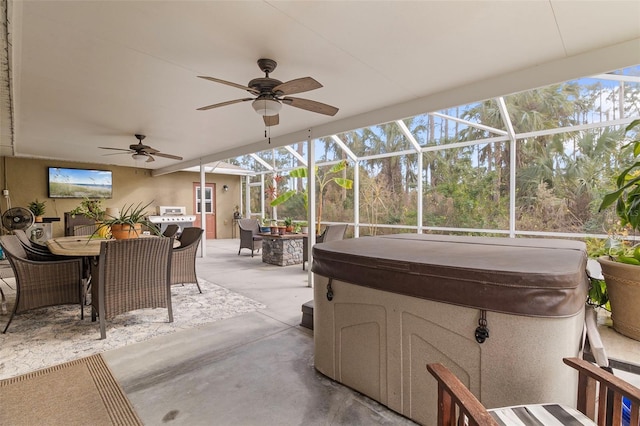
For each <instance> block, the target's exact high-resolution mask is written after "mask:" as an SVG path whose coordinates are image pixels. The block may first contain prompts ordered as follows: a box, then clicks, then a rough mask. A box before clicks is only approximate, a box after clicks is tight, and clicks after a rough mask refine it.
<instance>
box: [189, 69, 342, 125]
mask: <svg viewBox="0 0 640 426" xmlns="http://www.w3.org/2000/svg"><path fill="white" fill-rule="evenodd" d="M277 65H278V63H277V62H276V61H274V60H273V59H258V66H259V67H260V69H261V70H262V71H263V72H264V73H265V76H264V77H259V78H254V79H253V80H251V81H250V82H249V84H247V85H246V86H243V85H242V84H237V83H232V82H230V81H226V80H221V79H219V78H214V77H206V76H200V75H199V76H198V77H199V78H203V79H205V80H209V81H213V82H216V83H222V84H226V85H227V86H231V87H236V88H238V89H242V90H246V91H247V92H249V93H251V94H252V95H256V97H255V98H241V99H234V100H232V101H226V102H220V103H217V104H213V105H208V106H204V107H201V108H198V111H205V110H209V109H213V108H219V107H223V106H227V105H232V104H236V103H239V102H248V101H253V102H252V103H251V105H252V106H253V109H254V110H255V111H256V112H257V113H258V114H259V115H261V116H262V117H263V119H264V124H265V125H266V126H275V125H276V124H278V123H279V122H280V117H279V115H278V113H279V112H280V109H281V108H282V104H285V105H290V106H292V107H296V108H300V109H304V110H307V111H311V112H316V113H319V114H324V115H330V116H333V115H336V113H337V112H338V108H336V107H334V106H331V105H327V104H323V103H322V102H317V101H312V100H309V99H303V98H294V97H291V96H289V95H292V94H295V93H302V92H308V91H310V90H314V89H319V88H321V87H322V84H320V83H318V82H317V81H316V80H315V79H313V78H311V77H302V78H296V79H295V80H290V81H287V82H284V83H283V82H281V81H280V80H276V79H275V78H271V77H269V73H271V72H273V70H274V69H276V66H277Z"/></svg>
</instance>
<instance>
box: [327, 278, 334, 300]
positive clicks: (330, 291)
mask: <svg viewBox="0 0 640 426" xmlns="http://www.w3.org/2000/svg"><path fill="white" fill-rule="evenodd" d="M327 300H328V301H329V302H331V301H332V300H333V289H332V288H331V278H329V284H327Z"/></svg>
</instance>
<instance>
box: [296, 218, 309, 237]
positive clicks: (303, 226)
mask: <svg viewBox="0 0 640 426" xmlns="http://www.w3.org/2000/svg"><path fill="white" fill-rule="evenodd" d="M298 225H299V226H300V232H302V233H303V234H308V233H309V222H307V221H306V220H302V221H300V222H298Z"/></svg>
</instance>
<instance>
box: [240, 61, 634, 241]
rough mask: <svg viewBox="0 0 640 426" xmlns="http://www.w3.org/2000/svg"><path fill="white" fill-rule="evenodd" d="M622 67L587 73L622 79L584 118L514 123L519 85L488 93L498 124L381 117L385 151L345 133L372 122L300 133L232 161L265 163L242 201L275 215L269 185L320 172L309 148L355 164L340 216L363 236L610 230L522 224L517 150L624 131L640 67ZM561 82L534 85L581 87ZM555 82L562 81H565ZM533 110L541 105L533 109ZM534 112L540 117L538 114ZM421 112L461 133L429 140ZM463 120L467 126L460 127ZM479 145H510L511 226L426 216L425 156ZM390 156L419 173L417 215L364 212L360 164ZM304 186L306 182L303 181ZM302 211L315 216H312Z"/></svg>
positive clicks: (323, 163) (260, 213)
mask: <svg viewBox="0 0 640 426" xmlns="http://www.w3.org/2000/svg"><path fill="white" fill-rule="evenodd" d="M624 72H627V73H628V72H631V73H635V74H636V75H628V74H624V75H622V74H602V75H598V76H593V77H589V79H593V80H594V81H596V82H597V81H608V82H613V83H614V84H617V85H618V86H606V87H605V88H600V89H599V90H600V97H601V98H603V99H601V100H600V101H598V102H596V101H594V103H593V105H596V106H597V107H594V109H593V111H589V110H587V111H577V112H576V116H578V115H579V114H578V113H580V114H583V115H584V117H587V116H588V120H586V119H585V120H582V121H583V122H580V120H579V119H576V120H575V122H573V123H566V121H567V119H566V117H565V118H564V119H561V118H558V124H559V125H558V126H557V127H552V128H535V121H532V123H534V124H532V126H531V128H523V124H522V123H514V117H526V116H527V114H526V113H522V112H520V111H514V110H513V109H512V110H510V103H509V100H510V99H509V98H510V97H511V96H517V95H521V96H522V97H524V98H526V96H529V92H521V93H520V94H513V95H506V96H501V97H497V98H494V99H491V100H487V101H484V105H487V106H489V105H490V107H489V108H488V109H489V110H491V111H490V112H491V113H492V114H493V115H492V118H493V119H497V117H498V116H499V120H498V121H496V124H494V125H489V124H486V123H484V122H481V121H480V120H478V121H473V120H471V119H468V118H463V117H461V116H459V115H453V114H448V113H446V112H443V111H436V112H429V113H425V114H423V115H421V116H416V117H412V118H410V119H405V120H396V121H394V122H390V123H382V124H379V125H377V126H385V130H386V131H387V132H388V133H389V134H393V135H394V137H395V138H396V139H395V140H396V141H397V142H398V144H397V146H395V147H393V149H387V150H386V151H385V150H382V152H380V151H379V152H372V153H367V154H366V155H363V154H362V153H359V152H356V150H354V149H353V147H354V146H353V143H350V142H349V141H348V140H345V139H346V138H349V137H356V136H358V135H365V134H366V135H368V137H372V138H374V139H375V138H376V137H377V136H378V135H376V131H377V130H376V129H375V128H376V126H370V127H369V128H365V129H356V130H353V131H351V132H345V133H342V134H335V135H330V136H328V137H324V138H317V139H314V140H306V141H299V142H298V143H295V144H291V145H288V146H285V147H281V148H275V149H270V150H266V151H261V152H257V153H253V154H249V155H247V156H243V157H238V158H236V159H232V160H228V161H229V162H231V163H233V164H236V165H241V166H242V165H243V164H245V167H246V164H250V163H248V162H247V159H250V160H251V162H252V164H254V165H258V166H259V167H258V168H257V170H256V168H253V171H254V176H253V177H249V176H247V177H244V178H243V179H244V200H243V204H244V208H245V215H246V216H245V217H258V218H264V217H270V218H272V219H276V220H277V219H278V209H279V208H280V206H278V207H273V208H272V207H270V206H269V201H268V200H267V199H266V198H267V195H266V194H267V193H268V192H269V188H271V190H272V191H277V190H278V185H281V182H282V180H283V179H284V180H285V182H286V188H289V189H290V188H297V185H300V182H295V181H294V180H293V179H287V178H286V175H287V173H288V172H290V171H291V170H293V169H295V168H298V167H307V168H308V175H309V176H310V178H311V179H315V177H314V172H315V167H313V168H309V163H310V159H311V158H310V155H311V154H313V155H314V157H313V159H312V160H313V162H314V163H315V166H316V167H317V168H320V169H322V168H326V167H330V166H332V165H335V164H337V163H338V162H340V161H347V162H348V164H349V166H350V167H349V169H350V170H351V175H350V178H351V179H352V180H353V190H352V194H353V201H352V204H353V206H352V208H353V216H352V217H351V218H350V220H346V221H345V220H342V221H341V222H342V223H344V222H347V223H348V224H349V225H351V226H352V227H353V236H354V237H358V236H360V234H361V230H362V229H363V228H372V229H373V228H375V229H387V230H390V231H393V232H417V233H423V232H439V233H442V232H445V233H474V234H490V235H504V236H509V237H511V238H514V237H516V236H541V237H566V238H584V237H593V236H596V237H606V232H604V230H603V231H602V232H575V231H573V232H564V231H562V230H554V231H548V230H544V229H543V230H536V229H524V228H525V227H523V226H518V220H517V212H518V211H517V201H518V194H517V190H518V187H517V179H518V167H520V165H519V164H518V156H517V153H518V150H519V149H520V150H522V149H523V147H524V146H526V145H527V144H528V143H530V141H535V140H539V139H545V138H546V139H547V140H549V141H551V142H553V143H556V144H558V143H559V144H560V146H562V147H564V145H565V144H567V143H569V141H571V140H572V138H570V137H569V138H566V139H565V138H562V137H561V136H562V135H567V134H576V135H578V136H575V137H573V144H574V148H573V152H572V154H571V155H573V156H574V157H575V158H578V157H580V156H581V155H583V153H581V152H576V150H575V144H576V142H575V140H576V139H579V138H580V137H581V136H584V135H587V136H588V132H589V131H594V132H599V133H604V132H606V131H607V130H608V129H610V128H613V129H616V128H617V129H618V131H619V130H620V129H621V128H624V126H625V125H627V124H629V123H630V122H632V121H633V120H634V119H637V118H639V117H640V111H639V105H640V67H638V66H636V67H631V68H628V69H626V70H624ZM582 80H584V81H589V80H588V79H580V80H576V81H582ZM563 84H564V85H566V87H563V88H562V89H560V88H558V89H553V88H552V89H548V88H541V89H534V90H532V91H530V92H535V91H536V90H539V91H540V93H542V94H545V95H546V96H548V97H553V96H554V90H555V91H559V90H567V93H569V94H570V93H571V90H575V91H577V92H578V91H579V89H580V87H578V86H577V85H576V84H575V83H574V82H568V83H563ZM572 84H574V86H575V87H572V86H571V85H572ZM555 86H558V87H561V85H555ZM594 93H595V92H593V93H591V94H592V95H593V94H594ZM596 94H597V93H596ZM530 96H534V95H530ZM594 96H595V95H594ZM605 97H610V98H611V99H609V100H605V99H604V98H605ZM567 99H568V100H570V102H572V103H573V105H578V104H579V103H580V102H583V101H582V100H581V99H580V97H579V96H576V97H574V98H572V97H568V98H567ZM481 104H483V102H478V103H476V104H471V106H469V105H467V106H463V107H458V108H461V109H462V110H463V111H464V110H467V111H468V110H470V109H473V108H480V107H479V106H480V105H481ZM458 108H449V109H448V110H446V111H450V110H453V109H455V110H456V111H458ZM511 108H514V106H513V105H511ZM494 109H495V110H494ZM533 112H534V113H535V111H533ZM531 115H532V116H534V118H535V114H531ZM417 117H418V118H419V119H420V120H421V121H422V122H428V123H431V124H432V123H434V122H436V121H437V122H438V123H439V125H440V126H442V127H448V126H449V125H451V126H456V134H453V137H451V136H450V133H451V130H450V129H444V130H442V133H443V134H445V136H444V137H442V139H441V140H437V141H435V142H434V141H433V140H427V139H426V138H425V137H421V135H422V134H423V133H425V132H426V130H425V129H424V128H422V129H420V130H419V131H416V130H415V129H411V128H410V127H409V126H408V125H407V122H409V121H412V120H417ZM578 118H582V117H578ZM438 120H439V121H438ZM405 121H407V122H405ZM458 126H459V127H460V128H461V129H462V130H460V129H459V128H458ZM416 128H417V127H416ZM461 131H462V132H464V133H466V134H468V135H470V136H469V138H468V140H455V139H457V138H459V137H460V132H461ZM416 133H418V134H416ZM358 137H360V136H358ZM556 139H557V140H556ZM558 141H559V142H558ZM502 144H503V145H502ZM319 145H323V146H324V148H325V157H328V154H327V153H328V152H329V151H330V149H329V148H328V146H329V145H331V149H333V150H334V155H333V157H332V158H322V156H321V155H319V151H318V150H319V148H318V146H319ZM481 146H484V147H487V148H488V149H487V150H488V151H491V150H493V148H495V147H503V148H502V149H501V151H503V152H505V153H506V152H507V151H508V160H503V159H501V161H503V164H504V166H505V169H506V170H507V171H508V178H505V177H502V178H503V179H505V182H508V220H507V226H499V227H485V226H482V227H473V226H471V227H460V226H438V225H433V224H431V225H429V224H425V220H424V216H425V211H424V210H425V207H429V204H427V205H425V202H426V200H425V189H427V188H426V186H428V185H427V182H425V180H426V179H425V176H428V175H429V173H431V171H430V170H427V169H428V168H429V166H428V165H426V164H425V156H427V155H429V154H433V155H441V154H443V153H446V152H447V151H450V152H455V150H463V151H464V150H469V149H471V150H478V151H480V149H479V147H481ZM563 149H565V150H567V151H566V152H569V150H570V149H569V148H563ZM496 151H497V150H496ZM563 154H565V153H563ZM477 156H478V158H479V157H480V155H479V154H478V155H477ZM392 157H394V158H405V164H404V165H400V166H398V167H402V168H403V172H404V173H409V168H411V170H410V172H411V173H413V175H414V176H417V177H419V178H417V179H415V187H414V189H413V187H412V190H411V191H410V193H411V194H412V196H415V209H416V212H415V223H413V224H407V223H372V222H367V221H363V220H362V219H363V213H362V212H361V211H360V210H361V201H362V200H361V197H362V194H361V190H362V188H361V185H362V179H363V177H362V176H361V175H362V170H364V169H365V166H366V165H367V164H368V162H377V161H379V160H382V159H389V158H392ZM407 158H410V159H411V165H410V166H409V165H407V163H409V161H408V160H406V159H407ZM414 158H415V160H414ZM473 161H475V160H473ZM473 161H472V163H471V166H473ZM612 161H613V160H612ZM400 163H401V162H400V161H398V164H400ZM479 164H480V160H477V164H476V166H479ZM369 178H370V176H369ZM311 179H309V180H311ZM274 188H275V189H274ZM298 189H299V190H301V188H298ZM252 190H253V191H254V192H255V191H258V192H259V194H261V196H260V200H259V202H257V203H256V202H255V201H254V202H253V203H252V200H251V193H252ZM540 191H543V190H540ZM408 192H409V191H408ZM272 195H273V192H272ZM310 198H313V197H310ZM270 209H272V211H270ZM308 211H315V203H314V204H311V203H310V205H309V209H308ZM532 214H533V213H532ZM304 219H309V216H307V217H306V218H304ZM323 219H324V218H323ZM322 222H323V224H329V223H337V222H336V221H332V220H323V221H322Z"/></svg>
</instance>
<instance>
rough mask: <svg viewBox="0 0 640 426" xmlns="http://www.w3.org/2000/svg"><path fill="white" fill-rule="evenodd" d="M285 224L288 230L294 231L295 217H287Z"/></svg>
mask: <svg viewBox="0 0 640 426" xmlns="http://www.w3.org/2000/svg"><path fill="white" fill-rule="evenodd" d="M284 226H285V227H286V228H285V229H286V232H293V219H292V218H290V217H285V218H284Z"/></svg>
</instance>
